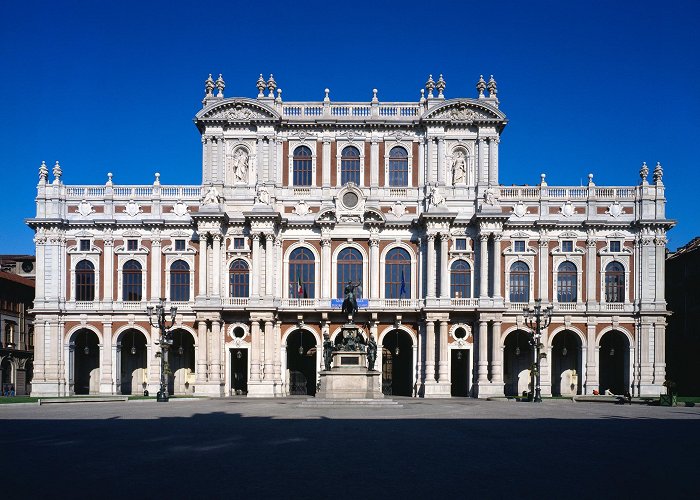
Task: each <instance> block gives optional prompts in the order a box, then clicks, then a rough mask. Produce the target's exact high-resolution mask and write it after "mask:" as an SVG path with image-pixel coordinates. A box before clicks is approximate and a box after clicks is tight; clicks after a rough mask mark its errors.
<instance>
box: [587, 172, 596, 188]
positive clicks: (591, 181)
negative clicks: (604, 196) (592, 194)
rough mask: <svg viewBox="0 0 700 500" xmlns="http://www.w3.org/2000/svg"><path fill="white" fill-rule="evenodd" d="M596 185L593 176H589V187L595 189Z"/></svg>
mask: <svg viewBox="0 0 700 500" xmlns="http://www.w3.org/2000/svg"><path fill="white" fill-rule="evenodd" d="M593 186H595V184H593V174H588V187H593Z"/></svg>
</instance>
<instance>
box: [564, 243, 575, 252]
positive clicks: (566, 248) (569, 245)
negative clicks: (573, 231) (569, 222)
mask: <svg viewBox="0 0 700 500" xmlns="http://www.w3.org/2000/svg"><path fill="white" fill-rule="evenodd" d="M561 251H562V252H573V251H574V242H573V240H563V241H562V242H561Z"/></svg>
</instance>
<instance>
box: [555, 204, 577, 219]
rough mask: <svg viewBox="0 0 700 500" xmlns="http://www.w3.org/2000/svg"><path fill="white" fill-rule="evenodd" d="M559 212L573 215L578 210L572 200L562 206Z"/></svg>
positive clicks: (569, 215) (568, 215) (565, 215)
mask: <svg viewBox="0 0 700 500" xmlns="http://www.w3.org/2000/svg"><path fill="white" fill-rule="evenodd" d="M559 213H560V214H561V215H563V216H564V217H571V216H572V215H574V214H575V213H576V210H575V209H574V206H573V205H572V204H571V202H570V201H567V202H566V203H564V204H563V205H562V206H561V208H560V209H559Z"/></svg>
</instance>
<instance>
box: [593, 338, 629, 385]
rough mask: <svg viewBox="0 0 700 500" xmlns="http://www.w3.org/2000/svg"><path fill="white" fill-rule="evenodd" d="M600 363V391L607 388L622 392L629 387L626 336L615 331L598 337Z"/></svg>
mask: <svg viewBox="0 0 700 500" xmlns="http://www.w3.org/2000/svg"><path fill="white" fill-rule="evenodd" d="M598 356H599V364H600V381H599V383H600V393H601V394H605V391H606V390H609V391H610V392H612V393H613V394H624V393H626V392H627V391H629V390H630V387H629V383H628V380H629V343H628V342H627V337H626V336H625V335H624V334H623V333H621V332H617V331H611V332H607V333H606V334H605V335H603V337H602V338H601V339H600V349H599V351H598Z"/></svg>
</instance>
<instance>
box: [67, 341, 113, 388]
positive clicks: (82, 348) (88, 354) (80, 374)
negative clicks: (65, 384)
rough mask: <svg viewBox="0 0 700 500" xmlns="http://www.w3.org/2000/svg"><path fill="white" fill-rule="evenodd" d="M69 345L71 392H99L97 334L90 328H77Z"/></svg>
mask: <svg viewBox="0 0 700 500" xmlns="http://www.w3.org/2000/svg"><path fill="white" fill-rule="evenodd" d="M70 347H71V352H70V354H71V356H72V365H73V393H74V394H97V393H99V392H100V348H99V341H98V339H97V335H96V334H95V332H93V331H91V330H87V329H83V330H79V331H77V332H76V333H75V334H74V335H73V342H71V346H70ZM107 349H109V347H107Z"/></svg>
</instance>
